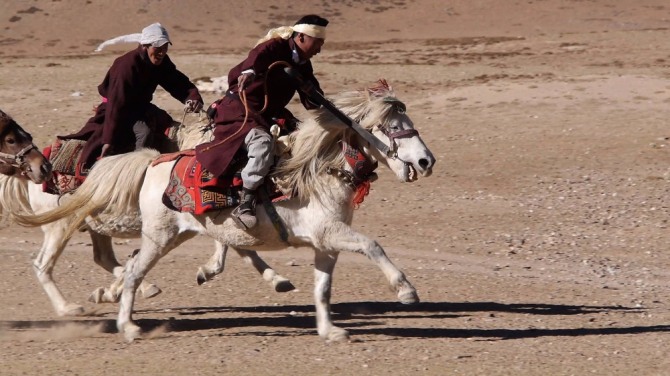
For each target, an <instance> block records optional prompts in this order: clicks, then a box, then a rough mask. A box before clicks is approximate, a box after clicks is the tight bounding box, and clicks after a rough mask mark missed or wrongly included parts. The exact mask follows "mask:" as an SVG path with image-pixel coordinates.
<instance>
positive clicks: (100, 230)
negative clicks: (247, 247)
mask: <svg viewBox="0 0 670 376" xmlns="http://www.w3.org/2000/svg"><path fill="white" fill-rule="evenodd" d="M175 127H176V128H174V129H175V130H176V132H173V133H176V134H175V137H176V142H177V145H174V146H173V147H174V148H175V149H176V148H177V146H178V147H181V148H184V149H188V148H192V147H193V146H195V145H197V144H198V143H201V142H204V141H207V140H209V139H211V130H208V129H207V128H205V127H203V124H200V125H196V126H185V125H182V124H176V125H175ZM35 150H37V149H36V148H35ZM37 152H38V153H39V150H37ZM39 155H40V156H41V155H42V154H41V153H39ZM42 158H43V157H42ZM47 163H48V161H47ZM42 180H43V179H42ZM41 182H42V181H41V180H40V181H35V182H33V181H28V180H27V179H23V178H20V177H16V175H12V176H8V175H4V174H1V172H0V214H6V215H7V217H8V218H10V219H11V218H14V216H15V215H17V214H19V213H44V212H47V211H49V210H52V209H54V208H56V207H58V206H59V205H60V204H62V203H63V202H65V201H67V200H68V199H69V196H70V195H65V196H62V197H61V196H57V195H53V194H49V193H45V192H44V191H43V189H42V185H41V184H38V183H41ZM139 222H140V217H139V212H138V211H137V210H135V211H133V212H131V213H130V214H125V215H123V216H122V218H120V219H118V218H116V219H115V218H108V221H107V222H105V223H98V224H96V226H95V227H87V228H86V230H87V231H88V233H89V235H90V237H91V243H92V246H93V260H94V262H95V263H96V264H98V265H100V266H101V267H102V268H104V269H105V270H107V271H108V272H110V273H112V274H114V275H115V276H120V275H121V273H122V271H123V266H122V265H121V264H120V263H119V262H118V261H117V259H116V257H115V255H114V250H113V247H112V237H115V238H139V237H140V236H139V235H140V234H139V231H137V229H138V228H139ZM128 223H130V226H128V225H127V224H128ZM68 226H69V220H68V219H63V220H59V221H55V222H51V223H45V224H43V225H42V231H43V233H44V239H43V242H42V247H41V249H40V251H39V254H38V255H37V257H36V258H35V260H34V261H33V268H34V270H35V274H36V276H37V279H38V281H39V282H40V285H41V286H42V288H43V289H44V292H45V293H46V294H47V297H48V298H49V300H50V301H51V304H52V306H53V307H54V310H55V311H56V314H57V315H59V316H78V315H82V314H85V310H84V307H83V306H81V305H79V304H76V303H71V302H68V301H67V300H66V299H65V297H64V296H63V294H62V292H61V291H60V289H59V288H58V286H57V285H56V283H55V281H54V279H53V269H54V267H55V266H56V262H57V261H58V258H59V257H60V255H61V254H62V252H63V250H64V249H65V246H66V245H67V241H68V239H69V236H66V229H67V228H68ZM225 251H226V250H225V249H224V248H223V246H222V245H221V243H219V242H215V253H214V255H213V256H212V258H211V259H210V261H209V263H208V264H206V265H204V266H201V267H200V268H199V270H198V273H197V275H196V280H197V283H198V284H199V285H200V284H203V283H204V282H206V281H208V280H210V279H212V278H213V277H214V276H215V275H217V274H219V273H221V272H222V271H223V268H224V261H225V256H226V252H225ZM238 254H239V255H240V256H241V257H242V258H243V259H244V260H245V261H246V262H248V263H250V264H252V265H253V266H254V268H255V269H256V270H257V271H258V272H259V273H260V274H261V275H262V276H263V278H264V279H265V280H267V281H269V282H271V283H272V285H273V286H274V288H275V290H276V291H278V292H284V291H290V290H292V289H294V286H293V285H292V284H291V282H290V281H289V280H288V279H287V278H285V277H283V276H281V275H279V274H277V273H276V272H275V271H274V270H273V269H272V268H271V267H270V266H269V265H267V264H266V263H265V262H264V261H263V260H262V259H261V258H260V257H259V256H258V254H257V253H256V252H253V251H244V250H240V251H238ZM140 292H141V293H142V296H143V297H145V298H151V297H153V296H156V295H158V294H159V293H160V292H161V290H160V288H158V287H157V286H156V285H154V284H151V283H146V282H142V284H141V285H140ZM89 300H90V301H91V302H94V303H105V302H116V301H118V294H110V293H108V292H107V290H106V289H102V288H99V289H96V290H95V291H94V292H93V293H92V294H91V296H90V297H89Z"/></svg>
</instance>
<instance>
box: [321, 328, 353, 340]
mask: <svg viewBox="0 0 670 376" xmlns="http://www.w3.org/2000/svg"><path fill="white" fill-rule="evenodd" d="M326 339H327V340H328V341H336V342H341V341H346V340H348V339H349V332H347V331H346V330H344V329H342V328H338V327H335V326H334V327H333V328H332V329H330V332H328V338H326Z"/></svg>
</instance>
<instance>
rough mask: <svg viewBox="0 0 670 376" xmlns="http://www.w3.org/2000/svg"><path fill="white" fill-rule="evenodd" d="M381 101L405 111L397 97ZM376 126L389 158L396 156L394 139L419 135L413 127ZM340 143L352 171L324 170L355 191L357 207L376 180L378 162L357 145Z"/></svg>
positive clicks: (354, 200) (399, 110)
mask: <svg viewBox="0 0 670 376" xmlns="http://www.w3.org/2000/svg"><path fill="white" fill-rule="evenodd" d="M383 101H384V102H385V103H390V104H392V105H393V106H394V107H395V111H396V112H398V113H400V114H403V113H405V109H406V107H405V104H404V103H402V102H401V101H399V100H398V99H396V98H393V97H385V98H384V99H383ZM377 128H378V129H379V130H381V131H382V133H383V134H384V135H385V136H386V137H388V139H389V144H390V150H389V151H390V153H389V154H390V155H389V158H391V159H396V158H398V143H397V142H396V139H398V138H409V137H413V136H418V135H419V131H417V130H416V129H413V128H412V129H403V130H400V131H397V132H391V131H390V130H389V129H388V127H384V126H383V125H382V124H377ZM340 143H341V144H342V154H344V159H345V160H346V161H347V164H349V167H351V170H352V171H348V170H345V169H343V168H332V167H329V168H328V169H327V171H326V172H327V173H328V174H330V175H333V176H337V177H338V178H339V179H340V180H342V182H344V183H345V184H346V185H348V186H349V187H350V188H351V189H352V190H353V191H354V192H356V194H355V195H354V199H353V202H354V207H356V208H358V206H359V205H360V204H361V203H362V202H363V200H364V198H365V196H367V195H368V193H369V191H370V183H371V182H373V181H375V180H377V174H376V173H375V172H374V171H375V170H376V169H377V166H378V163H377V161H371V160H370V159H369V158H368V157H367V156H366V155H365V154H363V152H361V150H360V149H359V147H358V145H351V144H349V143H347V142H345V141H340Z"/></svg>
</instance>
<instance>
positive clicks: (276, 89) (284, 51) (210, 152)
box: [195, 38, 323, 176]
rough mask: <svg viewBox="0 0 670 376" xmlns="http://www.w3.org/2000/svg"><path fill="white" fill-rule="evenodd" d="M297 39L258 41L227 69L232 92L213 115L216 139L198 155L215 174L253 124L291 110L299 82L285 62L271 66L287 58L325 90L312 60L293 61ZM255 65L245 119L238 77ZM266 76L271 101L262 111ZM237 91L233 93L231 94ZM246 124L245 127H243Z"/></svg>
mask: <svg viewBox="0 0 670 376" xmlns="http://www.w3.org/2000/svg"><path fill="white" fill-rule="evenodd" d="M294 48H296V47H295V42H294V41H293V39H292V38H291V39H281V38H276V39H271V40H269V41H266V42H264V43H261V44H259V45H258V46H256V47H255V48H254V49H252V50H251V52H249V56H248V57H247V58H246V59H245V60H244V61H242V62H241V63H240V64H238V65H237V66H235V67H234V68H233V69H231V70H230V72H229V73H228V86H229V92H228V93H227V94H226V96H225V97H224V98H223V99H222V100H221V102H220V103H219V104H218V106H217V108H216V115H215V116H214V123H215V124H216V127H215V128H214V140H213V141H211V142H206V143H203V144H200V145H198V146H197V147H196V148H195V150H196V159H197V160H198V161H199V162H200V163H201V164H202V165H203V167H205V168H206V169H207V170H209V171H210V172H211V173H212V174H214V175H216V176H220V175H223V173H224V172H225V171H226V169H227V168H228V166H229V164H230V162H231V161H232V159H233V157H234V156H235V153H236V152H237V150H238V149H239V148H240V147H241V146H242V145H243V144H244V138H245V137H246V135H247V134H248V133H249V131H250V130H251V129H252V128H255V127H262V128H265V129H266V130H268V132H269V129H270V126H271V125H272V124H273V121H272V119H273V118H283V117H284V116H286V114H287V113H290V112H288V110H286V106H287V105H288V104H289V102H290V101H291V99H292V98H293V96H294V95H295V93H296V91H298V90H297V89H296V84H295V83H294V82H293V81H292V79H291V78H290V77H288V76H287V75H286V74H285V73H284V66H283V65H277V66H275V67H273V68H272V69H271V70H270V71H268V68H269V67H270V65H272V64H273V63H275V62H278V61H284V62H287V63H289V64H291V66H292V67H293V68H295V69H296V70H297V71H298V72H299V73H300V74H301V75H302V77H303V78H304V79H305V80H306V81H311V82H312V83H313V84H314V86H315V88H316V90H318V91H319V92H320V93H323V91H322V90H321V87H320V86H319V82H318V81H317V79H316V78H315V77H314V72H313V70H312V63H311V62H310V61H309V60H308V61H304V62H301V63H295V62H294V61H293V50H294ZM248 69H253V71H254V72H255V73H256V77H255V79H254V80H253V82H247V84H246V85H247V87H246V89H245V92H246V98H247V104H248V108H249V116H248V119H247V122H246V124H245V123H244V113H245V110H244V105H243V104H242V102H241V101H240V98H239V96H238V85H237V79H238V78H239V76H240V75H241V74H242V72H243V71H245V70H248ZM266 77H267V96H268V105H267V108H266V110H265V111H264V112H263V113H260V111H261V109H262V108H263V105H264V103H265V94H266V90H265V87H264V86H265V82H266ZM231 93H234V94H231ZM298 94H299V95H300V101H301V102H302V104H303V106H305V108H306V109H313V108H317V107H318V105H317V104H316V103H314V102H312V101H311V100H310V99H309V97H308V96H307V95H305V94H304V93H303V92H301V91H298ZM242 124H244V127H243V128H241V127H242Z"/></svg>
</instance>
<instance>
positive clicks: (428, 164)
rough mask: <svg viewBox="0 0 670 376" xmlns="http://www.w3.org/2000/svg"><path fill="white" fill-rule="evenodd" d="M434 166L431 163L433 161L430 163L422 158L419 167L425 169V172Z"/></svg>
mask: <svg viewBox="0 0 670 376" xmlns="http://www.w3.org/2000/svg"><path fill="white" fill-rule="evenodd" d="M432 165H433V164H432V163H431V161H429V160H428V159H426V158H421V159H420V160H419V166H421V168H422V169H424V170H427V169H428V168H430V166H432Z"/></svg>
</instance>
